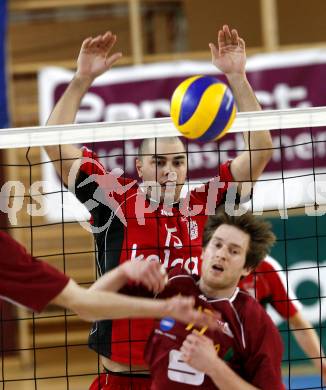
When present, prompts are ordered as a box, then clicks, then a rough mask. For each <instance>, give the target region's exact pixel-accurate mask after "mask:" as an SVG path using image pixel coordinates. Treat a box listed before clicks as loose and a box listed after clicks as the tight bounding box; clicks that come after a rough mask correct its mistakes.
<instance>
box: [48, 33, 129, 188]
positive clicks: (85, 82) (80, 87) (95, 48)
mask: <svg viewBox="0 0 326 390" xmlns="http://www.w3.org/2000/svg"><path fill="white" fill-rule="evenodd" d="M116 40H117V38H116V36H115V35H113V34H112V33H111V32H110V31H108V32H106V33H105V34H104V35H98V36H97V37H96V38H87V39H85V40H84V42H83V43H82V46H81V49H80V53H79V56H78V59H77V71H76V74H75V76H74V78H73V79H72V81H71V82H70V84H69V85H68V87H67V89H66V91H65V92H64V93H63V95H62V96H61V98H60V99H59V101H58V102H57V104H56V106H55V107H54V109H53V111H52V113H51V115H50V117H49V119H48V121H47V125H64V124H71V123H74V121H75V118H76V114H77V112H78V109H79V106H80V104H81V101H82V98H83V97H84V96H85V94H86V92H87V91H88V89H89V87H90V86H91V84H92V83H93V81H94V80H95V79H96V78H97V77H98V76H100V75H101V74H103V73H104V72H106V71H107V70H109V69H110V68H111V67H112V65H113V64H114V63H115V62H116V61H117V60H118V59H119V58H120V57H121V55H122V54H121V53H115V54H112V55H110V52H111V50H112V48H113V46H114V44H115V42H116ZM45 150H46V152H47V153H48V155H49V157H50V159H51V160H52V161H54V165H55V168H56V170H57V173H58V174H59V176H62V180H63V181H64V182H65V183H68V175H69V171H70V169H71V166H72V164H73V163H74V162H75V161H76V160H77V159H79V158H80V157H81V151H80V150H79V149H78V148H77V147H75V146H72V145H61V146H46V147H45Z"/></svg>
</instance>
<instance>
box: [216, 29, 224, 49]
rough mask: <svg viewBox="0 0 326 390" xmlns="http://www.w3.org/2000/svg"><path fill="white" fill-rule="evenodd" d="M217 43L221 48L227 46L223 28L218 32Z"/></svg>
mask: <svg viewBox="0 0 326 390" xmlns="http://www.w3.org/2000/svg"><path fill="white" fill-rule="evenodd" d="M217 43H218V47H219V48H220V47H223V46H225V35H224V31H223V30H219V32H218V36H217Z"/></svg>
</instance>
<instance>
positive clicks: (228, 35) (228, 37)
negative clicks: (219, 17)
mask: <svg viewBox="0 0 326 390" xmlns="http://www.w3.org/2000/svg"><path fill="white" fill-rule="evenodd" d="M223 32H224V38H225V43H226V45H231V44H232V37H231V32H230V29H229V26H228V25H227V24H225V25H224V26H223Z"/></svg>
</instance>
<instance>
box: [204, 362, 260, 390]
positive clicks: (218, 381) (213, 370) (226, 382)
mask: <svg viewBox="0 0 326 390" xmlns="http://www.w3.org/2000/svg"><path fill="white" fill-rule="evenodd" d="M208 375H209V376H210V378H211V379H212V381H213V382H214V384H215V385H216V386H217V387H218V388H219V389H220V390H229V389H232V390H257V387H255V386H253V385H251V384H250V383H248V382H247V381H245V380H244V379H242V378H241V377H240V376H239V375H238V374H237V373H235V372H234V371H233V370H232V369H231V368H230V367H229V366H228V365H227V364H226V363H225V362H224V361H223V360H222V359H220V358H216V360H215V363H211V364H210V368H209V369H208Z"/></svg>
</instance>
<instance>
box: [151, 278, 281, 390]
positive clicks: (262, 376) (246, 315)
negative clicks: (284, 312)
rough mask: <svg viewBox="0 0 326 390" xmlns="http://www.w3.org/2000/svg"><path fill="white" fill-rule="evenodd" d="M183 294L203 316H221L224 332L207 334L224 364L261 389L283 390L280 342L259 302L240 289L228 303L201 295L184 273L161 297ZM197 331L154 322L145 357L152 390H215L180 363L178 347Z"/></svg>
mask: <svg viewBox="0 0 326 390" xmlns="http://www.w3.org/2000/svg"><path fill="white" fill-rule="evenodd" d="M179 293H181V294H182V295H192V296H194V297H195V301H196V307H198V308H201V310H204V309H208V310H211V311H214V310H215V311H218V312H220V313H221V315H222V317H221V320H219V321H220V325H221V328H222V330H216V331H211V330H207V331H206V332H205V335H206V336H207V337H209V338H211V339H212V340H213V341H214V345H215V347H216V351H217V353H218V355H219V356H220V357H221V359H224V360H225V361H226V362H227V363H228V364H229V366H230V367H231V368H232V369H233V370H234V371H235V372H236V373H237V374H238V375H239V376H240V377H241V378H243V379H244V380H246V381H247V382H249V383H251V384H252V385H254V386H256V387H258V388H259V389H263V390H269V389H270V390H280V389H283V385H282V378H281V361H282V352H283V346H282V341H281V338H280V335H279V332H278V330H277V328H276V327H275V325H274V324H273V322H272V320H271V319H270V317H269V316H268V314H266V312H265V310H264V309H263V308H262V307H261V305H259V304H258V302H257V301H256V300H255V299H253V298H252V297H251V296H249V295H248V294H247V293H245V292H243V291H241V290H239V289H238V288H237V289H236V291H235V292H234V294H233V296H232V297H231V298H229V299H227V298H225V299H210V298H208V297H206V296H205V295H204V294H203V293H202V292H201V291H200V289H199V287H198V283H197V282H196V280H195V278H194V277H193V276H191V275H187V274H185V273H184V274H180V275H177V276H174V277H172V278H170V280H169V283H168V285H167V287H166V289H165V290H164V291H163V293H162V294H160V297H164V298H166V297H171V296H174V295H176V294H179ZM193 329H194V328H193V327H192V326H187V325H184V324H181V323H179V322H176V321H174V320H173V319H171V318H164V319H162V320H157V321H156V322H155V327H154V330H153V332H152V334H151V336H150V338H149V340H148V344H147V347H146V351H145V359H146V362H147V363H148V364H149V366H150V370H151V375H152V389H153V390H166V389H169V390H173V389H174V388H175V389H178V390H181V389H185V390H186V389H191V388H194V389H205V390H209V389H215V390H216V386H215V384H214V383H213V382H212V380H211V379H210V378H209V377H208V376H207V375H205V374H204V373H202V372H199V371H197V370H195V369H193V368H192V367H190V366H189V365H188V364H186V363H184V362H183V361H182V360H181V355H180V352H179V351H180V347H181V345H182V343H183V341H184V340H185V338H186V337H187V335H188V334H189V333H190V332H192V331H193ZM198 330H200V329H198Z"/></svg>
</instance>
